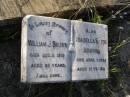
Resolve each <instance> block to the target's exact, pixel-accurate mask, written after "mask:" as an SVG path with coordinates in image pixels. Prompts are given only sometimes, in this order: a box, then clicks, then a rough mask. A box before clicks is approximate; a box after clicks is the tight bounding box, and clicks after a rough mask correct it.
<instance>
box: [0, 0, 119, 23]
mask: <svg viewBox="0 0 130 97" xmlns="http://www.w3.org/2000/svg"><path fill="white" fill-rule="evenodd" d="M120 1H121V0H0V20H4V19H12V18H17V17H23V16H25V15H27V14H45V13H53V12H60V11H66V10H73V9H79V8H84V7H90V6H106V5H118V4H120Z"/></svg>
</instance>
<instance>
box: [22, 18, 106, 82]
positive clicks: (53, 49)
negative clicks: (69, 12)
mask: <svg viewBox="0 0 130 97" xmlns="http://www.w3.org/2000/svg"><path fill="white" fill-rule="evenodd" d="M107 37H108V35H107V26H106V25H102V24H94V23H87V22H80V21H71V20H67V19H58V18H52V17H44V16H43V17H42V16H26V17H25V18H24V19H23V23H22V46H21V80H22V82H63V81H71V80H74V81H76V80H93V79H106V78H108V38H107Z"/></svg>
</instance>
